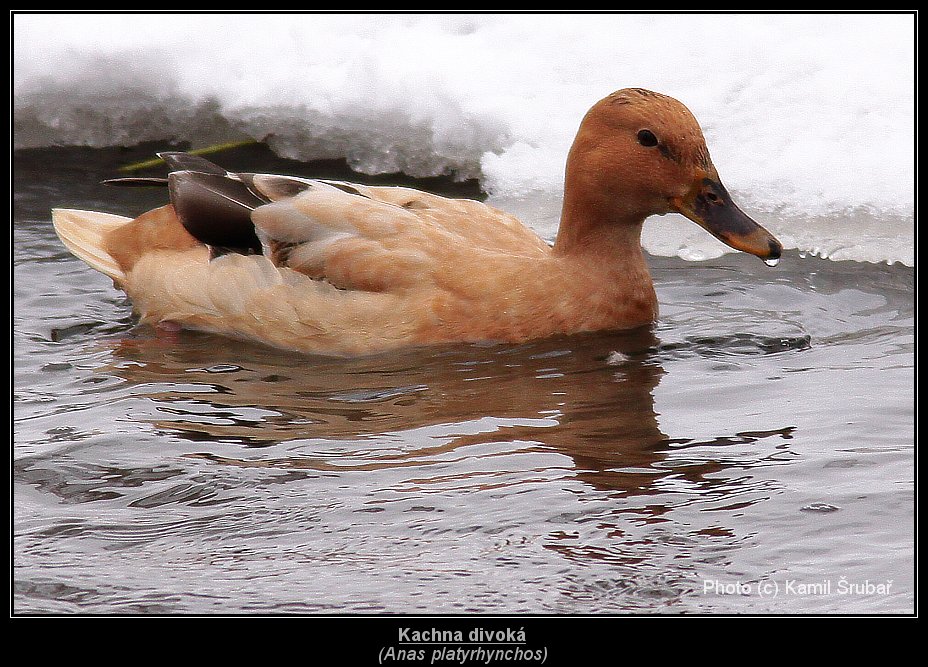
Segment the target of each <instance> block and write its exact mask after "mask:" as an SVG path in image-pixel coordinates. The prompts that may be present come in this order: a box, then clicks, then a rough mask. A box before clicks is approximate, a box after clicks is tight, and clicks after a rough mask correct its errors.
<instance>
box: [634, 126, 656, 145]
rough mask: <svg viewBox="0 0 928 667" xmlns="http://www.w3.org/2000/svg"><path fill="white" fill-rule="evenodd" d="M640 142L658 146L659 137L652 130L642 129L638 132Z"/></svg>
mask: <svg viewBox="0 0 928 667" xmlns="http://www.w3.org/2000/svg"><path fill="white" fill-rule="evenodd" d="M638 143H639V144H641V145H642V146H646V147H648V148H651V147H653V146H657V137H655V136H654V133H653V132H652V131H651V130H640V131H639V132H638Z"/></svg>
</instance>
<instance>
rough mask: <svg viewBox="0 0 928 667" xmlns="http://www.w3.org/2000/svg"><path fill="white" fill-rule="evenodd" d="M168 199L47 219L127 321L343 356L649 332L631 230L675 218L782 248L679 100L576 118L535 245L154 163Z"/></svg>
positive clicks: (607, 108)
mask: <svg viewBox="0 0 928 667" xmlns="http://www.w3.org/2000/svg"><path fill="white" fill-rule="evenodd" d="M158 156H159V157H160V158H161V159H162V160H163V161H164V162H165V163H166V165H167V167H168V170H169V171H168V174H167V177H166V178H138V177H136V178H121V179H112V180H110V181H106V182H107V183H109V184H113V185H138V186H151V185H157V186H166V187H167V191H168V203H166V204H165V205H163V206H160V207H158V208H155V209H153V210H150V211H148V212H146V213H143V214H142V215H140V216H138V217H135V218H132V217H126V216H121V215H116V214H113V213H104V212H97V211H85V210H77V209H67V208H56V209H54V210H53V211H52V222H53V226H54V229H55V231H56V233H57V235H58V237H59V238H60V239H61V241H62V243H63V244H64V245H65V246H66V247H67V248H68V249H69V250H70V251H71V252H72V253H73V254H74V255H75V256H77V257H78V258H80V259H81V260H83V261H84V262H86V263H87V264H88V265H89V266H90V267H92V268H93V269H96V270H97V271H100V272H102V273H104V274H105V275H107V276H109V277H110V278H111V279H112V280H113V283H114V286H115V287H116V288H118V289H120V290H122V291H124V292H125V293H126V294H127V295H128V297H129V300H130V301H131V303H132V307H133V310H134V311H135V314H136V316H137V317H138V319H139V322H140V323H147V324H153V325H156V326H165V327H175V328H187V329H194V330H200V331H206V332H211V333H214V334H219V335H221V336H226V337H231V338H237V339H246V340H249V341H254V342H257V343H261V344H264V345H269V346H272V347H276V348H281V349H284V350H292V351H295V352H299V353H304V354H320V355H334V356H355V355H364V354H373V353H380V352H386V351H389V350H392V349H397V348H402V347H413V346H423V345H433V344H441V343H466V342H499V343H521V342H526V341H529V340H532V339H539V338H546V337H551V336H556V335H571V334H577V333H580V332H591V331H601V330H610V331H616V330H625V329H633V328H637V327H643V326H649V325H652V324H653V322H654V321H655V320H656V319H657V317H658V314H659V313H658V301H657V296H656V293H655V290H654V284H653V282H652V279H651V275H650V272H649V269H648V264H647V261H646V258H645V255H644V252H643V250H642V247H641V230H642V226H643V224H644V222H645V220H646V219H647V218H649V217H651V216H654V215H663V214H667V213H680V214H682V215H684V216H686V217H687V218H689V219H690V220H692V221H694V222H695V223H696V224H698V225H700V226H701V227H703V228H704V229H705V230H706V231H707V232H708V233H710V234H712V235H713V236H715V237H716V238H717V239H719V240H720V241H722V242H723V243H725V244H727V245H728V246H730V247H732V248H734V249H735V250H738V251H742V252H746V253H750V254H753V255H756V256H758V257H760V258H762V259H765V260H776V259H777V258H779V257H780V254H781V252H782V245H781V244H780V242H779V241H778V240H777V239H776V238H775V237H774V236H773V235H772V234H771V233H770V232H768V231H767V230H766V229H764V228H763V227H762V226H761V225H759V224H758V223H757V222H756V221H755V220H753V219H752V218H751V217H749V216H748V215H747V214H746V213H744V212H743V211H742V210H741V209H740V208H739V207H738V206H737V205H736V204H735V203H734V202H733V200H732V198H731V196H730V194H729V192H728V191H727V190H726V188H725V187H724V186H723V185H722V182H721V180H720V179H719V175H718V172H717V171H716V169H715V167H714V166H713V163H712V160H711V158H710V155H709V151H708V148H707V146H706V141H705V137H704V136H703V132H702V130H701V128H700V126H699V123H698V122H697V120H696V119H695V117H694V116H693V114H692V113H691V112H690V111H689V109H687V107H686V106H685V105H684V104H683V103H681V102H680V101H678V100H677V99H675V98H673V97H671V96H669V95H665V94H662V93H658V92H654V91H651V90H647V89H644V88H623V89H621V90H618V91H616V92H613V93H611V94H609V95H607V96H606V97H604V98H603V99H601V100H599V101H598V102H596V103H595V104H594V105H593V106H592V107H591V108H590V109H589V111H588V112H587V113H586V114H585V116H584V117H583V119H582V121H581V123H580V126H579V130H578V131H577V134H576V137H575V139H574V141H573V144H572V146H571V148H570V150H569V152H568V155H567V160H566V167H565V176H564V191H563V203H562V209H561V217H560V222H559V226H558V230H557V234H556V237H555V238H554V241H553V243H549V242H547V241H545V240H544V239H542V238H541V237H540V236H539V235H538V234H536V233H535V232H534V231H533V230H532V229H531V228H530V227H529V226H527V225H525V224H523V223H522V222H521V221H520V220H518V219H517V218H516V217H514V216H513V215H510V214H508V213H506V212H504V211H502V210H499V209H497V208H495V207H493V206H490V205H488V204H486V203H483V202H480V201H476V200H472V199H456V198H449V197H443V196H439V195H436V194H430V193H428V192H424V191H420V190H417V189H412V188H408V187H392V186H370V185H362V184H359V183H349V182H345V181H337V180H325V179H308V178H301V177H295V176H286V175H278V174H262V173H233V172H229V171H227V170H225V169H223V168H222V167H220V166H218V165H216V164H214V163H212V162H210V161H208V160H206V159H205V158H203V157H202V156H199V155H194V154H192V153H188V152H165V153H159V154H158Z"/></svg>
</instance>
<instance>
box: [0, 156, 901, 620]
mask: <svg viewBox="0 0 928 667" xmlns="http://www.w3.org/2000/svg"><path fill="white" fill-rule="evenodd" d="M150 152H151V147H150V146H148V147H141V148H139V149H133V150H123V149H106V150H103V149H91V148H83V149H60V148H46V149H40V150H31V151H19V152H17V153H16V156H15V161H14V195H15V200H14V204H15V207H14V247H13V277H14V285H13V297H14V304H13V357H14V359H13V361H14V366H13V373H14V377H13V390H14V402H13V435H14V445H13V457H12V458H13V460H12V482H13V501H14V504H13V512H12V521H13V543H12V556H13V565H14V569H13V587H14V596H13V610H14V612H17V613H164V614H176V613H185V614H187V613H236V612H246V613H281V612H283V613H287V612H308V613H326V614H332V613H337V614H341V613H380V612H401V613H465V612H486V613H507V614H508V613H521V612H530V613H539V614H578V613H579V614H587V613H596V614H599V613H625V612H642V613H651V612H671V613H674V612H705V613H741V612H749V613H768V612H775V613H911V612H912V611H913V609H914V604H915V603H914V600H915V588H914V586H915V579H914V572H913V570H914V521H915V511H914V510H915V508H914V423H915V417H914V377H915V374H914V324H915V319H914V318H915V312H914V300H915V299H914V291H915V276H914V270H913V269H912V268H911V267H907V266H904V265H901V264H899V263H896V264H886V263H867V262H855V261H836V260H833V259H823V258H821V257H815V256H809V255H807V256H801V255H800V253H799V252H798V251H797V250H789V251H787V252H786V253H785V254H784V256H783V258H782V260H781V261H780V263H779V266H777V267H776V268H771V267H767V266H764V264H763V262H761V261H759V260H757V258H754V257H750V256H745V255H733V254H729V255H724V256H721V257H717V258H715V259H710V260H705V261H698V262H697V261H686V260H684V259H681V258H679V257H660V256H654V257H651V258H650V259H651V264H652V267H653V274H654V278H655V283H656V287H657V292H658V297H659V300H660V303H661V320H660V322H659V323H658V324H657V325H656V326H654V327H653V328H651V329H645V330H637V331H634V332H627V333H620V334H616V333H611V334H606V333H603V334H591V335H581V336H572V337H564V338H556V339H551V340H544V341H537V342H533V343H529V344H526V345H457V346H447V347H436V348H426V349H416V350H407V351H403V352H396V353H390V354H385V355H377V356H372V357H365V358H359V359H347V360H343V359H326V358H317V357H301V356H296V355H293V354H289V353H283V352H279V351H275V350H270V349H266V348H263V347H260V346H257V345H250V344H246V343H242V342H234V341H230V340H226V339H222V338H218V337H215V336H211V335H206V334H199V333H193V332H174V333H172V332H163V331H157V330H154V329H151V328H148V327H141V326H136V325H135V324H134V322H133V320H132V317H131V314H130V312H131V311H130V307H129V305H128V303H127V302H126V300H125V299H124V297H123V296H122V295H121V293H120V292H117V291H115V290H114V289H113V288H112V286H111V284H110V282H109V280H108V279H106V278H105V277H104V276H102V275H100V274H98V273H95V272H93V271H92V270H90V269H89V268H87V267H86V266H85V265H83V264H82V263H81V262H80V261H79V260H77V259H75V258H73V257H71V256H70V255H69V254H68V252H67V251H66V250H65V249H64V247H63V246H62V245H61V244H60V243H59V242H58V241H57V239H56V238H55V235H54V232H53V230H52V227H51V223H50V221H49V209H50V208H51V207H52V206H69V207H75V208H90V209H101V210H107V211H112V212H119V213H125V214H131V213H134V212H139V211H141V210H144V209H145V208H146V207H149V206H154V205H157V204H158V203H160V202H161V198H162V197H163V192H159V191H156V190H155V191H139V190H132V191H126V190H120V189H113V188H103V187H100V186H98V185H97V182H98V181H99V180H100V179H102V178H106V177H108V176H111V175H112V174H113V172H114V171H115V168H116V167H117V166H118V165H119V164H122V163H126V162H132V161H134V160H136V159H140V158H141V157H145V156H146V155H147V154H148V153H150ZM238 160H241V161H242V162H245V163H248V164H249V166H250V167H251V168H256V169H257V168H262V169H268V170H272V169H275V168H276V167H279V166H281V165H280V162H279V161H278V160H277V158H273V157H272V156H269V155H267V153H261V152H260V151H259V152H245V153H243V154H238V155H229V156H228V162H230V163H231V164H229V166H230V167H233V168H243V166H240V165H238V164H237V161H238ZM225 162H226V161H224V163H225ZM285 166H286V167H288V169H285V170H283V169H280V170H281V171H289V172H291V173H297V172H298V171H299V170H300V169H302V170H305V171H307V172H312V171H318V170H319V169H320V168H321V167H320V165H303V166H300V165H296V164H295V163H287V164H286V165H285ZM335 166H337V165H334V166H333V165H328V166H326V168H329V167H331V168H333V169H334V168H335ZM290 167H292V169H291V168H290ZM439 184H440V185H441V187H442V188H444V189H446V190H447V191H449V192H458V193H461V192H462V191H463V190H468V189H473V187H474V185H473V183H463V184H460V183H454V182H452V181H451V180H447V181H431V182H429V185H430V186H438V185H439ZM462 189H463V190H462ZM468 191H470V190H468ZM546 202H547V200H545V199H539V198H535V197H533V196H531V195H529V196H526V197H525V198H523V199H522V200H521V206H522V208H523V209H524V210H543V211H545V213H544V215H547V216H551V215H553V213H552V212H551V210H550V209H549V208H547V203H546ZM833 218H834V220H833V222H834V223H835V224H838V223H840V222H841V220H840V216H838V215H834V216H833ZM655 223H657V224H661V223H660V222H659V221H655ZM649 224H651V223H649ZM826 582H828V587H827V589H826V586H825V583H826ZM842 582H844V584H845V586H847V585H853V586H854V588H853V589H851V590H847V589H846V588H845V589H842V588H841V584H842Z"/></svg>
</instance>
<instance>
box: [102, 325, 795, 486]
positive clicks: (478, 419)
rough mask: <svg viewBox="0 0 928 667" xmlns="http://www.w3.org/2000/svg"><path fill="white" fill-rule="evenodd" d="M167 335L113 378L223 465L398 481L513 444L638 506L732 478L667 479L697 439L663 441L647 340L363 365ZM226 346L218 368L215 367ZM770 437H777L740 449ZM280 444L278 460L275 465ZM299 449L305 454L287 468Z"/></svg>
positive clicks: (706, 469)
mask: <svg viewBox="0 0 928 667" xmlns="http://www.w3.org/2000/svg"><path fill="white" fill-rule="evenodd" d="M150 331H151V330H149V332H150ZM165 335H166V334H164V333H161V332H159V334H158V335H157V336H155V337H151V336H150V333H146V332H144V331H143V332H141V333H138V334H137V335H136V336H134V337H131V338H126V339H123V340H121V341H120V342H119V344H118V345H117V347H116V348H115V350H114V352H115V358H114V360H113V362H112V364H110V365H109V367H107V368H106V369H105V371H106V372H110V373H113V374H116V375H118V376H120V377H122V378H124V379H125V380H127V381H129V382H130V383H132V384H133V385H134V386H135V392H141V393H144V394H145V396H146V397H148V398H150V399H151V400H152V401H154V403H155V405H156V406H157V407H156V414H155V415H153V416H152V418H151V422H152V423H153V425H154V426H155V427H156V428H158V429H160V430H162V431H163V432H164V433H165V434H169V435H171V436H173V437H176V438H181V439H184V440H188V441H191V442H196V443H203V444H206V443H210V444H209V445H208V447H206V449H207V451H203V450H202V449H201V450H198V451H192V452H191V453H190V454H189V456H194V457H202V458H207V459H209V460H211V461H214V462H216V463H220V464H226V465H236V466H249V467H272V468H281V469H303V470H317V471H349V470H365V469H368V470H373V469H383V468H401V467H414V466H428V465H433V464H435V463H439V462H444V463H446V462H448V461H449V460H455V459H456V457H465V456H471V455H472V454H473V452H474V451H477V450H473V449H470V450H468V449H467V448H469V447H472V446H480V445H489V444H493V443H508V444H509V450H508V451H510V452H511V451H514V450H516V451H518V452H520V453H526V452H533V453H536V454H551V453H556V454H560V455H563V456H566V457H568V460H569V461H570V462H571V463H570V464H569V466H568V467H572V468H573V470H574V474H575V477H576V478H577V479H578V480H581V481H583V482H585V483H587V484H590V485H591V486H593V487H594V488H596V489H599V490H603V491H608V492H619V493H621V494H630V495H637V494H649V493H659V492H660V489H659V485H658V486H656V483H657V482H658V480H660V479H661V478H664V477H666V476H668V475H673V476H674V477H680V476H683V477H684V478H685V479H686V480H688V481H689V482H690V483H691V484H694V485H700V486H706V485H709V486H711V485H712V484H714V483H715V482H716V481H717V480H712V479H710V478H707V475H711V473H715V472H718V471H719V470H721V469H722V468H723V467H724V465H723V464H721V463H719V462H717V461H715V460H711V459H707V460H703V461H700V462H697V463H695V464H694V463H693V462H689V464H688V465H686V466H685V467H682V468H681V467H677V468H675V467H673V466H670V465H666V459H667V458H668V455H669V454H670V453H671V452H672V451H673V450H674V449H675V448H677V447H679V446H686V444H687V442H688V440H687V439H671V438H668V436H667V435H665V434H664V433H662V432H661V429H660V426H659V424H658V418H657V414H656V413H655V408H654V392H655V388H656V387H657V386H658V384H659V382H660V379H661V377H662V375H664V372H665V371H664V369H663V367H662V365H661V361H660V354H659V353H658V352H657V350H658V348H659V341H658V339H657V337H656V336H655V335H654V332H653V330H652V329H650V328H641V329H637V330H633V331H628V332H621V333H610V334H604V333H596V334H581V335H575V336H570V337H558V338H551V339H546V340H540V341H533V342H531V343H528V344H524V345H464V346H451V347H437V348H436V347H429V348H425V349H417V350H406V351H403V352H392V353H389V354H384V355H375V356H369V357H362V358H354V359H331V358H323V357H320V358H313V357H302V356H296V355H289V354H287V353H284V352H279V351H276V350H271V349H266V348H263V347H260V346H254V345H251V344H249V343H235V342H230V341H228V340H227V339H222V338H218V337H214V336H211V335H209V334H197V333H193V332H178V333H176V334H167V336H169V337H170V336H179V337H180V338H181V339H182V340H180V341H178V340H175V339H165V337H164V336H165ZM178 342H181V343H182V344H178ZM217 342H221V343H222V345H223V347H224V349H225V351H226V354H225V355H223V356H217V354H216V345H217ZM219 359H225V360H226V363H217V362H218V360H219ZM229 360H234V361H231V362H229ZM179 379H183V382H178V380H179ZM772 434H779V435H783V434H782V433H781V431H774V432H771V433H769V434H768V433H762V434H754V435H753V436H751V435H747V436H742V440H743V441H745V440H746V441H751V440H753V439H756V438H757V437H762V436H764V435H772ZM282 443H286V450H287V452H288V454H287V455H286V456H283V457H281V456H277V455H276V451H277V450H278V448H277V447H276V446H278V445H281V444H282ZM300 443H302V444H304V445H305V450H304V452H305V453H293V452H299V450H300V448H299V447H296V448H295V447H294V445H298V444H300ZM696 444H699V443H696ZM243 446H244V447H246V448H249V450H255V449H264V450H274V455H272V456H270V457H268V456H267V454H266V453H264V452H256V451H243V449H242V447H243ZM346 449H347V450H350V453H348V454H345V452H346ZM327 450H328V451H327ZM332 452H338V453H339V456H337V457H333V455H332ZM465 452H467V453H465ZM267 453H270V452H267ZM255 454H257V456H256V455H255ZM483 468H485V466H483ZM465 474H466V473H465ZM475 476H476V477H478V479H475V480H473V481H474V482H475V483H476V484H477V486H480V485H482V484H485V483H487V471H486V470H482V471H481V472H480V473H479V474H477V475H475ZM489 483H492V481H491V482H489Z"/></svg>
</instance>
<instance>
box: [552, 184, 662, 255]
mask: <svg viewBox="0 0 928 667" xmlns="http://www.w3.org/2000/svg"><path fill="white" fill-rule="evenodd" d="M576 180H577V179H571V178H570V175H568V180H567V181H566V183H565V187H564V204H563V208H562V210H561V221H560V225H559V227H558V232H557V239H556V240H555V242H554V253H555V254H556V255H559V256H562V257H569V256H576V257H584V258H594V257H599V258H602V261H603V262H605V263H606V265H612V266H617V265H618V266H623V265H624V266H627V267H629V268H631V266H644V264H645V261H644V255H643V253H642V251H641V227H642V225H643V224H644V216H642V215H640V214H637V213H635V212H632V211H629V210H626V209H625V208H623V207H622V206H621V205H617V204H616V202H615V199H614V197H610V196H607V195H605V194H603V193H602V192H601V191H599V190H597V189H596V188H590V187H584V184H583V183H577V182H574V181H576Z"/></svg>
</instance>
